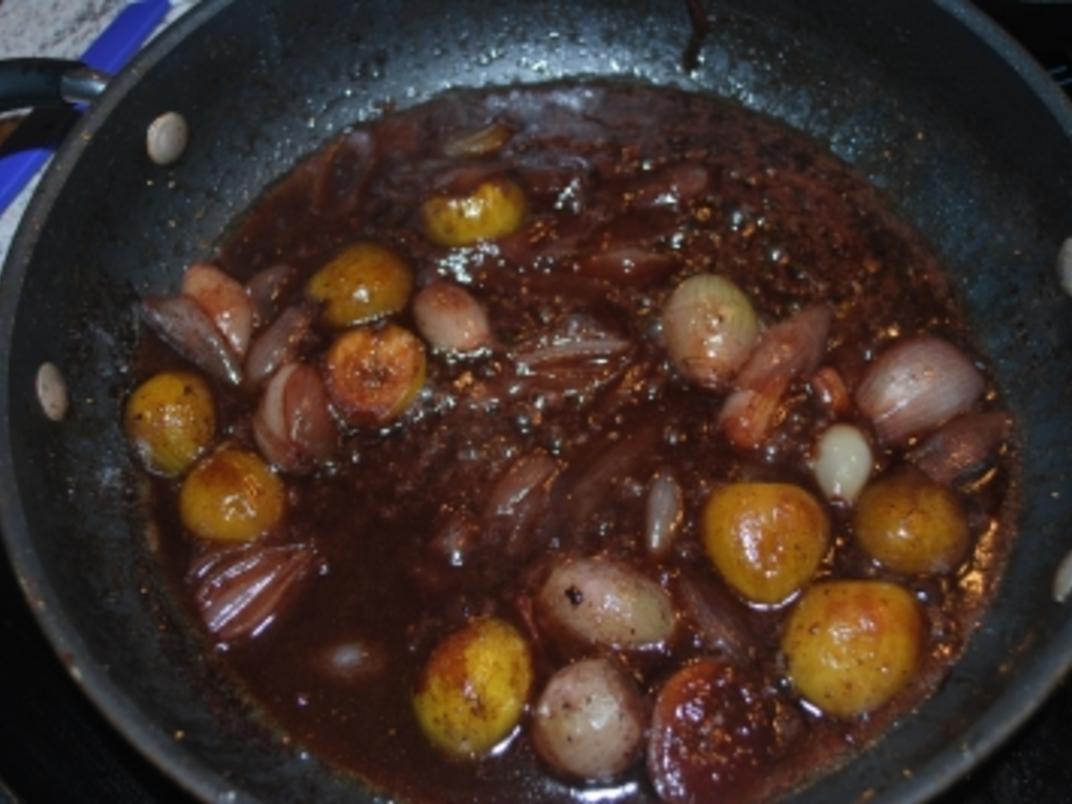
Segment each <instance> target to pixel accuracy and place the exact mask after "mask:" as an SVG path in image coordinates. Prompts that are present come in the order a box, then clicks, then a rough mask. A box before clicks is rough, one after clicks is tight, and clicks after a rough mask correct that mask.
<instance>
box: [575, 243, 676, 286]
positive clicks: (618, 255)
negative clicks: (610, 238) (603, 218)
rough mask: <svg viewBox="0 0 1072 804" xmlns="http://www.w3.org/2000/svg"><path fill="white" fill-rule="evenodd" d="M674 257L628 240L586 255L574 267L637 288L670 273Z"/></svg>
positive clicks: (674, 263)
mask: <svg viewBox="0 0 1072 804" xmlns="http://www.w3.org/2000/svg"><path fill="white" fill-rule="evenodd" d="M677 266H678V259H677V258H676V257H675V256H674V255H672V254H666V253H663V252H660V251H655V250H654V249H652V248H647V247H642V246H638V245H635V244H631V243H626V244H623V245H617V246H612V247H610V248H608V249H606V250H605V251H593V252H591V253H590V254H586V255H585V256H584V257H583V258H582V259H581V260H580V261H579V263H578V265H577V270H578V271H579V272H580V273H581V274H583V275H585V276H593V277H598V278H599V279H608V280H611V281H613V282H614V283H615V284H619V285H626V286H629V287H641V286H644V285H648V284H651V283H653V282H657V281H659V280H660V279H663V278H665V277H666V276H668V275H669V274H671V273H672V272H673V270H674V269H675V268H677Z"/></svg>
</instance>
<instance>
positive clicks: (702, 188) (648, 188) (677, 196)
mask: <svg viewBox="0 0 1072 804" xmlns="http://www.w3.org/2000/svg"><path fill="white" fill-rule="evenodd" d="M710 181H711V174H710V173H709V172H708V170H707V168H706V167H704V166H703V165H701V164H697V163H695V162H680V163H678V164H676V165H669V166H668V167H665V168H662V169H661V170H657V171H654V172H652V173H648V174H645V175H643V176H642V177H641V178H640V179H639V180H638V181H637V182H636V184H635V185H634V186H633V187H632V188H631V192H630V194H631V196H632V201H633V206H634V207H637V208H639V209H645V208H650V207H665V206H677V205H679V204H681V203H687V202H689V201H692V200H693V199H695V198H699V197H700V196H702V195H703V194H704V193H706V192H707V188H708V186H709V184H710Z"/></svg>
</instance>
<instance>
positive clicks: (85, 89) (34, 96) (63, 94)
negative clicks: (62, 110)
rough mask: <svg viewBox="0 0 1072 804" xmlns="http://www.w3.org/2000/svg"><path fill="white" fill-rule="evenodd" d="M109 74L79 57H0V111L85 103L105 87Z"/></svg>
mask: <svg viewBox="0 0 1072 804" xmlns="http://www.w3.org/2000/svg"><path fill="white" fill-rule="evenodd" d="M108 78H109V76H108V75H107V74H105V73H102V72H99V71H97V70H94V69H92V68H90V67H87V66H86V65H85V64H83V63H82V62H80V61H65V60H63V59H10V60H8V61H0V111H7V110H9V109H22V108H25V107H42V106H45V107H47V106H63V105H66V104H72V103H85V102H86V101H91V100H93V99H94V98H96V97H97V96H98V95H100V94H101V93H102V92H103V91H104V88H105V86H106V85H107V83H108Z"/></svg>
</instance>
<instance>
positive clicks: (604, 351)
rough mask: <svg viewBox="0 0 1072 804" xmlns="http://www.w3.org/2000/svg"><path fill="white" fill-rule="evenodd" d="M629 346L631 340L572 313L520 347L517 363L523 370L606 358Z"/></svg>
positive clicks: (516, 357) (514, 355)
mask: <svg viewBox="0 0 1072 804" xmlns="http://www.w3.org/2000/svg"><path fill="white" fill-rule="evenodd" d="M628 349H629V341H627V340H626V339H625V338H623V337H621V336H620V335H618V334H616V333H614V332H611V331H610V330H608V329H606V328H605V327H603V326H601V325H600V324H598V323H597V322H595V321H593V320H592V319H590V318H588V317H585V316H570V317H569V318H567V319H566V320H565V321H564V322H563V324H562V326H560V327H559V328H557V329H555V330H554V331H552V332H550V333H546V334H543V335H540V336H539V337H537V338H535V339H534V340H533V341H529V342H526V343H523V344H521V345H520V346H518V347H517V348H516V349H515V350H514V352H513V358H514V362H515V363H517V364H518V366H519V367H521V368H522V369H523V370H528V371H536V370H539V369H540V368H541V367H542V366H547V365H551V364H557V363H564V362H570V361H577V360H605V359H607V358H610V357H614V356H615V355H619V354H621V353H623V352H625V351H628Z"/></svg>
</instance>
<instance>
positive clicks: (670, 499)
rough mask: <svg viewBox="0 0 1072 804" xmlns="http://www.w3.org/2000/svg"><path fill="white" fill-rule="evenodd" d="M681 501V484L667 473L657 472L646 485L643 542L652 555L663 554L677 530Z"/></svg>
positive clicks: (678, 530)
mask: <svg viewBox="0 0 1072 804" xmlns="http://www.w3.org/2000/svg"><path fill="white" fill-rule="evenodd" d="M683 508H684V500H683V498H682V494H681V486H680V485H679V484H678V482H677V480H676V479H675V478H674V476H673V475H672V474H670V473H669V472H658V473H657V474H656V475H655V476H654V477H653V478H652V479H651V485H650V486H649V488H648V502H647V507H646V508H645V511H644V543H645V546H646V547H647V548H648V552H649V553H650V554H651V555H653V556H656V557H660V558H661V557H662V556H665V555H666V554H667V553H668V552H669V551H670V548H671V547H673V545H674V541H675V540H676V539H677V536H678V533H679V532H680V530H681V520H682V515H683Z"/></svg>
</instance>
